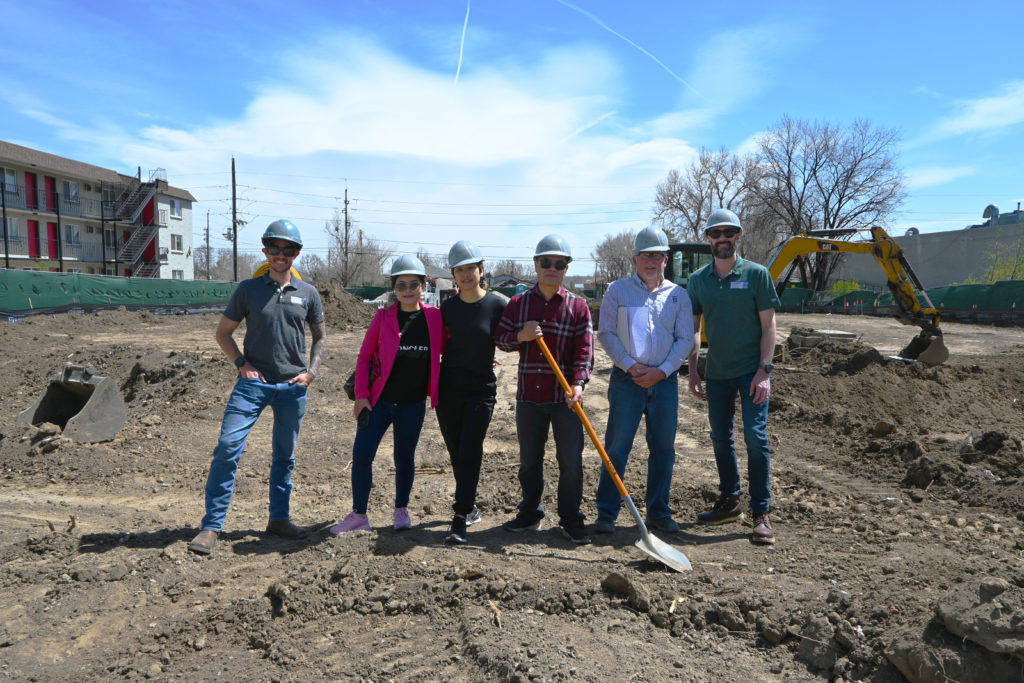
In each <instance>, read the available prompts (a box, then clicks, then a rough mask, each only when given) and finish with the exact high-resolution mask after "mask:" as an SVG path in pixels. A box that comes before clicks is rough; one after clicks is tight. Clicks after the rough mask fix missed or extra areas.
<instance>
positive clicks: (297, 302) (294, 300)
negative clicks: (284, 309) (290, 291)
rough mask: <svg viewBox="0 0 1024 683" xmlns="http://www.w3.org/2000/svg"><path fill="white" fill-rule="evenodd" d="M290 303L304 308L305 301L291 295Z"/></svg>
mask: <svg viewBox="0 0 1024 683" xmlns="http://www.w3.org/2000/svg"><path fill="white" fill-rule="evenodd" d="M291 303H293V304H295V305H297V306H304V305H305V304H306V300H305V299H303V298H302V297H301V296H294V295H293V296H292V297H291Z"/></svg>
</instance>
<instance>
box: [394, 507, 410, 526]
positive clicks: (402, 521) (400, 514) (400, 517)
mask: <svg viewBox="0 0 1024 683" xmlns="http://www.w3.org/2000/svg"><path fill="white" fill-rule="evenodd" d="M410 528H412V519H411V518H410V517H409V508H395V531H401V530H403V529H410Z"/></svg>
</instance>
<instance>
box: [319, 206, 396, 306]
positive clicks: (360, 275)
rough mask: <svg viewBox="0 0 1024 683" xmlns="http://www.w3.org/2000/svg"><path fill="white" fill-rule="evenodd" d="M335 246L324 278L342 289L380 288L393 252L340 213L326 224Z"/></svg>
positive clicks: (325, 226) (328, 253) (331, 250)
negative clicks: (367, 286) (369, 286)
mask: <svg viewBox="0 0 1024 683" xmlns="http://www.w3.org/2000/svg"><path fill="white" fill-rule="evenodd" d="M324 228H325V229H326V231H327V234H328V236H329V237H330V240H331V244H330V247H329V248H328V250H327V261H326V269H325V272H324V275H323V276H324V278H325V279H330V280H335V281H337V282H338V283H340V284H341V286H342V287H356V286H359V285H368V284H377V283H379V282H380V281H381V280H382V278H383V274H382V273H383V268H384V262H385V261H387V260H388V259H389V258H391V255H392V253H393V249H391V248H390V247H386V246H384V244H382V243H381V242H379V241H377V240H375V239H373V238H372V237H370V236H368V235H366V234H365V233H364V232H363V231H362V230H361V229H355V228H353V227H352V221H351V220H348V221H346V220H345V216H344V214H343V213H342V212H340V211H338V210H337V209H336V210H335V211H334V215H333V216H331V218H330V219H329V220H327V221H325V222H324Z"/></svg>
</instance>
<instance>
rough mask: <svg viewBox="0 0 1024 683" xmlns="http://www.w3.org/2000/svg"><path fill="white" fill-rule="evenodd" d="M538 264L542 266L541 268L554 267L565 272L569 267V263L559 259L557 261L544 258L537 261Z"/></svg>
mask: <svg viewBox="0 0 1024 683" xmlns="http://www.w3.org/2000/svg"><path fill="white" fill-rule="evenodd" d="M537 263H538V264H540V267H541V268H551V267H552V266H554V268H555V270H565V269H566V268H568V267H569V262H568V261H563V260H562V259H558V260H557V261H556V260H554V259H549V258H542V259H537ZM573 277H575V276H573Z"/></svg>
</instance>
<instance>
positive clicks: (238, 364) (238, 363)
mask: <svg viewBox="0 0 1024 683" xmlns="http://www.w3.org/2000/svg"><path fill="white" fill-rule="evenodd" d="M246 362H247V361H246V360H245V356H239V357H238V358H236V359H235V367H236V368H238V369H239V370H241V369H242V366H243V365H245V364H246Z"/></svg>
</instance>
